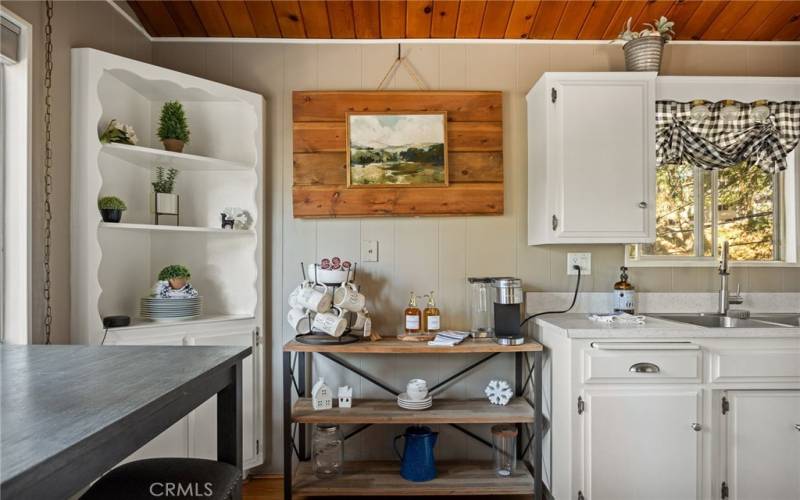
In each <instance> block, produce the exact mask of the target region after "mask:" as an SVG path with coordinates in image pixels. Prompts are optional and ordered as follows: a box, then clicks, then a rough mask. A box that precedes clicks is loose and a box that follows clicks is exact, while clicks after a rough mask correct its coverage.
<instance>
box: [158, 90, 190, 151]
mask: <svg viewBox="0 0 800 500" xmlns="http://www.w3.org/2000/svg"><path fill="white" fill-rule="evenodd" d="M158 138H159V139H161V142H162V143H163V144H164V149H166V150H167V151H174V152H176V153H180V152H181V151H183V146H184V144H186V143H188V142H189V124H188V123H186V113H184V111H183V105H182V104H181V103H180V102H178V101H167V102H165V103H164V106H163V107H162V108H161V119H160V120H159V123H158Z"/></svg>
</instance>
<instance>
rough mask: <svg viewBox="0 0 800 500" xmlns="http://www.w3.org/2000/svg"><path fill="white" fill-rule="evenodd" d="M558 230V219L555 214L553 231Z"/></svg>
mask: <svg viewBox="0 0 800 500" xmlns="http://www.w3.org/2000/svg"><path fill="white" fill-rule="evenodd" d="M557 228H558V217H556V216H555V214H554V215H553V231H555V230H556V229H557Z"/></svg>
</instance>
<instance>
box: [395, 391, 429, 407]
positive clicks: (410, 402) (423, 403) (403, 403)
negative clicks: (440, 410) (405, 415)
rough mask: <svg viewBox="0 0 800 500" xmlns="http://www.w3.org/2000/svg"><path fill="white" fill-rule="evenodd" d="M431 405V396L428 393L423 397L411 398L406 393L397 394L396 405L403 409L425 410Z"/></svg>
mask: <svg viewBox="0 0 800 500" xmlns="http://www.w3.org/2000/svg"><path fill="white" fill-rule="evenodd" d="M432 405H433V398H432V397H431V395H430V394H428V396H426V397H425V399H411V398H410V397H408V394H407V393H405V392H404V393H402V394H400V395H399V396H397V406H399V407H400V408H403V409H404V410H427V409H428V408H430V407H431V406H432Z"/></svg>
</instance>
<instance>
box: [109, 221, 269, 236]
mask: <svg viewBox="0 0 800 500" xmlns="http://www.w3.org/2000/svg"><path fill="white" fill-rule="evenodd" d="M100 227H101V228H103V229H114V230H117V229H119V230H128V231H172V232H184V233H209V234H225V235H230V236H234V235H235V236H243V235H255V234H256V233H255V231H253V230H252V229H222V228H219V227H198V226H166V225H156V224H130V223H126V222H101V223H100Z"/></svg>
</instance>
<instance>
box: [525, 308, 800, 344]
mask: <svg viewBox="0 0 800 500" xmlns="http://www.w3.org/2000/svg"><path fill="white" fill-rule="evenodd" d="M534 321H535V322H536V325H537V326H550V327H555V328H558V329H559V330H561V331H562V332H564V334H565V335H566V336H567V337H568V338H575V339H596V338H684V339H685V338H793V337H797V338H800V328H796V327H778V326H776V327H774V328H772V327H767V328H706V327H702V326H696V325H690V324H686V323H678V322H676V321H668V320H665V319H661V318H654V317H652V316H647V320H646V322H645V324H643V325H632V324H624V323H623V324H620V323H603V322H599V321H592V320H590V319H589V318H588V316H587V314H586V313H568V314H552V315H546V316H540V317H538V318H535V319H534Z"/></svg>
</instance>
